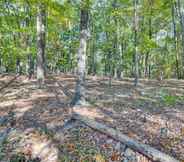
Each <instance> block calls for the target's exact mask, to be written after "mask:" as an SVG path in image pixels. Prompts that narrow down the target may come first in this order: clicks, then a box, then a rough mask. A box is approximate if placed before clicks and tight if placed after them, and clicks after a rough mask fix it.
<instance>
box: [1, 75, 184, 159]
mask: <svg viewBox="0 0 184 162" xmlns="http://www.w3.org/2000/svg"><path fill="white" fill-rule="evenodd" d="M11 78H12V77H11V76H10V77H9V78H8V77H7V76H6V79H7V80H11ZM24 79H25V77H24V76H22V77H20V78H17V79H16V80H15V81H14V82H12V84H11V85H9V86H8V87H6V88H5V89H3V90H2V91H1V92H0V101H1V102H0V114H1V116H5V115H7V114H8V113H9V112H13V113H15V123H14V125H13V128H15V129H16V130H20V131H22V132H23V133H21V134H26V132H27V131H28V130H35V132H39V133H40V134H41V135H38V134H39V133H36V134H37V135H38V136H37V135H34V133H27V134H28V135H26V136H29V135H30V136H33V137H30V138H28V139H29V140H28V141H29V142H30V143H31V144H30V145H31V148H32V155H31V156H33V155H34V157H36V156H38V153H39V152H42V153H43V156H44V154H52V153H50V152H49V151H50V148H52V147H54V149H53V148H52V149H51V150H53V152H55V153H56V152H57V151H58V150H57V148H59V151H60V152H61V153H60V154H59V155H61V157H62V159H63V158H65V159H67V158H68V159H70V158H71V159H72V156H73V158H74V159H77V156H78V158H79V156H80V157H81V158H84V159H85V158H87V157H82V155H83V154H86V155H88V157H89V158H90V156H91V155H90V151H92V152H93V155H96V156H97V158H99V157H100V158H104V159H111V158H113V155H114V156H115V157H114V158H119V159H121V158H124V155H121V156H120V157H119V155H120V154H121V153H122V152H123V151H122V150H119V152H118V151H117V150H116V148H119V145H120V144H118V142H117V143H116V144H113V143H114V141H113V140H112V139H108V140H106V141H103V140H102V139H103V138H106V137H104V135H100V134H99V133H97V132H95V131H91V129H89V128H86V127H85V126H82V127H80V126H79V127H78V128H76V129H74V128H72V130H73V131H72V132H70V131H67V132H65V133H66V134H65V133H63V132H62V133H59V132H60V130H61V128H62V126H63V125H64V123H65V122H66V121H68V120H69V119H70V117H71V115H72V111H71V109H70V108H71V107H70V104H69V103H70V101H71V99H72V96H73V94H74V87H75V78H74V77H73V76H72V75H65V74H61V75H53V76H49V77H48V79H47V80H46V85H45V87H44V88H43V89H38V88H37V84H36V82H35V80H29V81H27V82H24V83H23V80H24ZM107 79H108V78H105V79H104V78H100V77H96V78H91V77H89V78H88V79H87V94H86V98H87V99H88V102H89V103H90V105H91V106H90V107H84V108H76V109H75V111H77V112H78V113H80V114H82V115H84V116H88V117H89V118H92V119H95V120H96V121H99V122H101V123H104V124H105V125H107V126H109V127H112V128H115V129H117V130H119V131H121V132H122V133H123V134H126V135H128V136H129V137H131V138H133V139H137V140H138V141H140V142H142V143H145V144H149V145H151V146H153V147H155V148H157V149H159V150H161V151H163V152H165V153H167V154H169V155H171V156H173V157H176V158H178V159H181V160H183V159H184V140H183V139H184V120H183V116H184V100H183V99H184V89H183V88H182V85H181V84H182V83H183V82H182V81H176V82H175V80H172V81H170V80H168V81H164V83H163V85H162V82H161V83H159V82H157V81H147V80H141V81H140V82H141V83H140V85H139V86H138V87H137V88H135V87H134V86H133V84H132V82H131V81H132V80H131V79H126V80H122V81H117V80H112V86H111V87H109V85H108V80H107ZM104 80H106V82H104ZM4 82H5V80H4V79H2V78H0V85H1V86H2V85H4ZM174 82H175V87H176V88H173V87H172V86H173V84H174ZM60 84H61V85H62V87H61V86H60ZM166 85H167V86H166ZM170 85H171V86H170ZM158 86H159V87H158ZM177 86H178V89H177ZM2 129H4V127H2ZM89 132H90V133H89ZM57 133H59V136H60V137H61V138H62V139H59V140H60V142H56V141H55V140H56V139H55V138H54V134H57ZM86 133H87V134H88V135H86V137H85V136H83V135H85V134H86ZM97 134H98V135H97ZM42 135H44V137H43V140H42V139H40V137H39V136H41V137H42ZM80 136H81V137H80ZM101 136H103V137H102V138H101ZM26 138H27V137H26ZM32 138H33V139H32ZM76 138H78V140H76ZM91 138H92V139H93V140H91V141H89V139H91ZM22 139H24V138H22ZM44 139H47V140H44ZM57 140H58V138H57ZM75 140H76V141H75ZM83 140H85V141H83ZM94 140H95V142H94ZM29 142H28V143H29ZM55 142H56V144H57V147H56V146H55ZM63 142H64V143H63ZM80 142H81V143H80ZM83 142H84V143H83ZM91 142H94V145H92V144H91ZM10 143H11V142H10ZM24 143H26V142H25V141H23V140H22V142H21V144H24ZM50 143H52V144H53V145H52V144H51V145H50ZM30 145H29V144H28V145H27V146H30ZM87 145H88V146H90V145H91V146H92V147H93V148H88V146H87ZM27 146H26V147H27ZM82 147H87V149H86V150H88V151H89V152H87V153H86V152H85V148H82ZM98 147H99V148H98ZM109 147H110V148H111V147H112V148H111V149H112V150H113V151H112V150H111V151H106V149H107V148H109ZM121 147H123V146H121ZM44 148H46V149H44ZM55 149H56V150H55ZM24 150H26V149H24ZM41 150H42V151H41ZM54 150H55V151H54ZM107 150H108V149H107ZM20 152H22V151H20ZM66 152H68V153H66ZM84 152H85V153H84ZM130 152H131V151H130ZM53 154H54V153H53ZM76 154H77V155H76ZM62 155H63V156H62ZM98 156H99V157H98ZM116 156H117V157H116ZM44 157H46V156H44ZM94 157H95V156H94ZM57 158H58V157H57ZM92 159H93V158H92ZM115 161H116V160H115ZM117 161H118V160H117ZM119 161H120V160H119Z"/></svg>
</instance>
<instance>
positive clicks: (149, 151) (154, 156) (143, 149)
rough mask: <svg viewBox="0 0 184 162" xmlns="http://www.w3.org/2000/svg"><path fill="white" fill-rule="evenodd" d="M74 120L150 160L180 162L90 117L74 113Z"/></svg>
mask: <svg viewBox="0 0 184 162" xmlns="http://www.w3.org/2000/svg"><path fill="white" fill-rule="evenodd" d="M73 119H75V120H79V121H81V122H83V123H84V124H86V125H87V126H89V127H91V128H92V129H95V130H98V131H100V132H102V133H104V134H106V135H108V136H110V137H112V138H113V139H115V140H117V141H120V142H122V143H123V144H125V145H126V146H127V147H129V148H131V149H133V150H134V151H136V152H139V153H141V154H143V155H144V156H146V157H148V158H150V159H151V160H153V161H156V162H179V161H178V160H176V159H175V158H173V157H171V156H169V155H167V154H165V153H163V152H161V151H159V150H157V149H155V148H153V147H151V146H149V145H146V144H142V143H140V142H138V141H137V140H134V139H131V138H130V137H128V136H126V135H124V134H122V133H121V132H120V131H117V130H115V129H112V128H110V127H107V126H105V125H104V124H101V123H98V122H96V121H95V120H93V119H90V118H89V117H86V116H84V115H81V114H79V113H76V112H74V115H73Z"/></svg>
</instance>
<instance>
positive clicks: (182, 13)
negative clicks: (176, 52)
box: [178, 0, 184, 78]
mask: <svg viewBox="0 0 184 162" xmlns="http://www.w3.org/2000/svg"><path fill="white" fill-rule="evenodd" d="M181 5H182V4H181V1H180V0H178V12H179V17H180V25H181V37H182V49H183V51H182V78H184V11H182V6H181Z"/></svg>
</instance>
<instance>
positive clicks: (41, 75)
mask: <svg viewBox="0 0 184 162" xmlns="http://www.w3.org/2000/svg"><path fill="white" fill-rule="evenodd" d="M37 12H38V13H37V48H38V49H37V50H38V51H37V81H38V84H39V87H42V86H43V84H44V79H45V44H46V41H45V34H46V8H45V5H44V4H43V3H40V4H39V5H38V8H37Z"/></svg>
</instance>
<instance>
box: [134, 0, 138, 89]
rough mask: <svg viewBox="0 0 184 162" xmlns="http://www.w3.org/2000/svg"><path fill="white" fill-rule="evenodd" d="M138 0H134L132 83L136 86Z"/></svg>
mask: <svg viewBox="0 0 184 162" xmlns="http://www.w3.org/2000/svg"><path fill="white" fill-rule="evenodd" d="M137 4H138V0H134V77H135V80H134V85H135V86H137V84H138V79H139V60H138V41H137V38H138V37H137V33H138V13H137Z"/></svg>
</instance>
